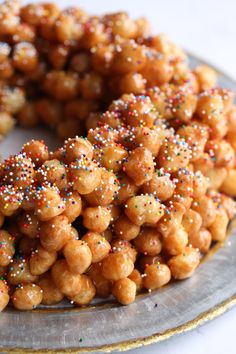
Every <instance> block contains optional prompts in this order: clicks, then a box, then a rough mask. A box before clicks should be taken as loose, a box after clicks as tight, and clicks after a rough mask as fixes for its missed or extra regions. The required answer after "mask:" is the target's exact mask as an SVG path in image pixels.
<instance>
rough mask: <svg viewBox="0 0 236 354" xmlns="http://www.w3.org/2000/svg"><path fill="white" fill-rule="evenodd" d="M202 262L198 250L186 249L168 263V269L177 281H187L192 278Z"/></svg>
mask: <svg viewBox="0 0 236 354" xmlns="http://www.w3.org/2000/svg"><path fill="white" fill-rule="evenodd" d="M199 262H200V253H199V251H198V250H197V249H195V248H192V247H186V248H185V249H184V251H183V252H182V253H181V254H179V255H177V256H174V257H172V258H171V259H170V260H169V261H168V263H167V264H168V267H169V268H170V271H171V274H172V276H173V278H175V279H186V278H189V277H191V276H192V274H193V272H194V270H195V269H196V268H197V267H198V265H199Z"/></svg>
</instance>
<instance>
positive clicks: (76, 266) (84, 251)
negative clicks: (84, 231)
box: [63, 240, 92, 274]
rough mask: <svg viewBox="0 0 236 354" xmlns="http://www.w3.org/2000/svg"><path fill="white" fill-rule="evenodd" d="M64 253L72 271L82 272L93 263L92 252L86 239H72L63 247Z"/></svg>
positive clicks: (75, 272)
mask: <svg viewBox="0 0 236 354" xmlns="http://www.w3.org/2000/svg"><path fill="white" fill-rule="evenodd" d="M63 254H64V256H65V259H66V261H67V264H68V268H69V270H70V272H71V273H74V274H82V273H84V272H85V271H86V270H87V269H88V268H89V266H90V264H91V263H92V252H91V250H90V248H89V246H88V245H87V243H86V242H85V241H82V240H70V241H69V242H67V244H66V245H65V246H64V248H63Z"/></svg>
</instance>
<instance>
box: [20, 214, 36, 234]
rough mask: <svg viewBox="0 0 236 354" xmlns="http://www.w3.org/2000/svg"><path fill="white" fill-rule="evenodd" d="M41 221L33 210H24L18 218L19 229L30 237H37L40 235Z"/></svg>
mask: <svg viewBox="0 0 236 354" xmlns="http://www.w3.org/2000/svg"><path fill="white" fill-rule="evenodd" d="M39 226H40V223H39V221H38V218H37V216H36V215H35V213H34V212H33V211H24V212H23V213H22V214H20V216H19V218H18V227H19V231H20V232H21V233H22V234H23V235H25V236H27V237H29V238H36V237H37V236H38V232H39Z"/></svg>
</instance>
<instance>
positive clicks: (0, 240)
mask: <svg viewBox="0 0 236 354" xmlns="http://www.w3.org/2000/svg"><path fill="white" fill-rule="evenodd" d="M14 253H15V247H14V237H12V236H11V235H10V234H9V233H8V232H7V231H5V230H0V266H1V267H6V266H8V265H9V264H10V262H11V260H12V257H13V256H14Z"/></svg>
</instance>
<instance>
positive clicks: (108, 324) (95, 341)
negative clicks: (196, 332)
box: [0, 56, 236, 354]
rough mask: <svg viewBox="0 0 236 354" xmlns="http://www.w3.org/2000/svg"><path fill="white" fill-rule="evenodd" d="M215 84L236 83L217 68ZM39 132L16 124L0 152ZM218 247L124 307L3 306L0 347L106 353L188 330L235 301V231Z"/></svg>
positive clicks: (12, 149)
mask: <svg viewBox="0 0 236 354" xmlns="http://www.w3.org/2000/svg"><path fill="white" fill-rule="evenodd" d="M190 60H191V65H196V64H199V63H201V62H202V61H201V60H199V59H197V58H196V57H195V56H190ZM219 83H220V85H221V86H223V87H227V88H231V89H233V90H234V91H235V92H236V83H234V82H233V81H232V80H231V79H230V78H228V77H227V76H226V75H224V74H222V73H220V72H219ZM44 133H45V132H44V131H40V130H37V132H35V131H30V132H29V131H26V132H23V131H22V130H20V129H16V130H15V131H14V132H13V133H12V134H11V135H10V136H9V137H8V138H7V139H6V141H4V142H3V143H2V144H1V147H0V154H1V155H3V156H4V155H5V156H6V155H8V154H9V153H13V152H16V151H17V150H18V149H19V147H20V146H21V145H22V143H23V142H25V141H26V140H27V139H28V138H32V137H34V138H39V137H41V138H42V137H43V134H44ZM47 138H48V139H46V138H45V140H48V141H47V142H50V141H51V142H52V141H54V140H55V137H53V136H52V135H51V136H50V134H48V136H47ZM52 138H53V139H52ZM53 145H54V143H53ZM217 248H219V249H218V250H217V252H214V251H215V250H216V249H214V250H213V251H212V252H211V257H210V256H209V255H208V256H207V261H206V262H203V263H202V264H201V265H200V267H199V268H198V269H197V271H196V273H195V275H194V276H193V277H192V278H190V279H188V280H185V281H180V282H174V283H171V284H169V285H168V286H166V287H164V288H162V289H160V290H159V291H154V292H152V293H151V294H145V295H139V296H138V297H137V299H136V301H135V303H133V304H132V305H130V306H127V307H122V306H119V305H118V304H116V303H113V302H111V303H108V304H98V305H96V306H90V307H88V308H85V309H79V308H74V309H72V308H71V309H70V308H61V306H59V307H58V308H53V309H38V310H35V311H34V312H17V311H15V310H13V309H7V310H6V311H4V312H2V313H0V350H3V351H4V352H15V353H18V354H19V353H21V352H27V351H29V352H32V351H33V350H35V351H38V352H42V353H43V352H47V353H49V352H55V353H57V354H59V353H63V352H65V351H68V352H72V353H78V352H83V351H86V352H87V351H96V350H102V351H103V352H106V351H107V352H108V351H111V350H115V349H116V350H127V349H131V348H135V347H138V346H141V345H145V344H149V343H153V342H157V341H160V340H164V339H167V338H169V337H170V336H172V335H174V334H178V333H182V332H184V331H188V330H191V329H193V328H195V327H197V326H198V325H201V324H202V323H204V322H205V321H207V320H210V319H212V318H214V317H216V316H218V315H220V314H221V313H223V312H224V311H225V310H227V309H228V308H229V307H231V306H232V305H233V304H235V303H236V230H235V232H232V230H231V235H230V236H229V237H228V238H227V239H226V241H225V242H224V244H223V245H221V247H217ZM32 349H33V350H32Z"/></svg>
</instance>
